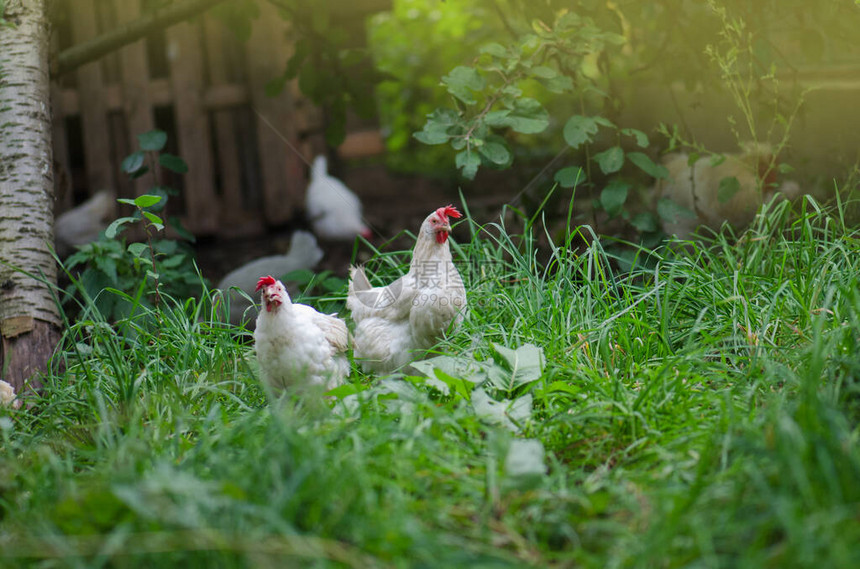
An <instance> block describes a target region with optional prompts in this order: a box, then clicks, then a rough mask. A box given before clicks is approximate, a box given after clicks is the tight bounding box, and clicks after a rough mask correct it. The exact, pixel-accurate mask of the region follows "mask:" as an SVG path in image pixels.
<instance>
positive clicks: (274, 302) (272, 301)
mask: <svg viewBox="0 0 860 569" xmlns="http://www.w3.org/2000/svg"><path fill="white" fill-rule="evenodd" d="M263 300H264V301H265V303H266V312H271V311H272V309H273V308H275V307H276V306H280V305H281V297H280V296H279V295H278V293H276V292H273V293H272V294H266V295H265V297H264V298H263Z"/></svg>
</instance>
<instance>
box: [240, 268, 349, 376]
mask: <svg viewBox="0 0 860 569" xmlns="http://www.w3.org/2000/svg"><path fill="white" fill-rule="evenodd" d="M257 290H262V291H263V294H262V304H263V307H262V308H261V310H260V315H259V316H258V317H257V328H256V330H255V331H254V344H255V350H256V352H257V363H258V364H259V366H260V378H261V379H262V380H263V382H265V383H266V384H267V385H268V386H269V387H271V388H272V389H273V390H275V392H278V391H283V390H286V389H290V388H296V389H302V388H305V387H308V386H315V385H318V386H323V387H324V388H325V389H332V388H333V387H336V386H338V385H340V384H341V383H343V381H344V378H345V377H346V375H347V374H348V372H349V362H348V361H347V358H346V350H347V347H348V344H349V332H348V330H347V328H346V323H345V322H344V321H343V320H341V319H340V318H338V317H336V316H333V315H328V314H321V313H320V312H317V311H316V310H314V309H313V308H311V307H310V306H307V305H305V304H293V303H292V302H291V300H290V295H289V294H288V293H287V289H286V288H284V285H283V283H281V281H279V280H277V279H275V278H274V277H272V276H265V277H261V278H260V280H259V282H258V283H257Z"/></svg>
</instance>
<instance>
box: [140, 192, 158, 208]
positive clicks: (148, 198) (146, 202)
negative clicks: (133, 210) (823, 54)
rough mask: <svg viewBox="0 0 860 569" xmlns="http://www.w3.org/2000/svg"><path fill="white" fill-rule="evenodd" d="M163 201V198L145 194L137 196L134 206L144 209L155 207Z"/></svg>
mask: <svg viewBox="0 0 860 569" xmlns="http://www.w3.org/2000/svg"><path fill="white" fill-rule="evenodd" d="M160 201H161V196H154V195H152V194H143V195H142V196H137V197H136V198H134V205H136V206H137V207H139V208H141V209H143V208H145V207H150V206H154V205H155V204H157V203H158V202H160Z"/></svg>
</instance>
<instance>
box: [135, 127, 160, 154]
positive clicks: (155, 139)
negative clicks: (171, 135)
mask: <svg viewBox="0 0 860 569" xmlns="http://www.w3.org/2000/svg"><path fill="white" fill-rule="evenodd" d="M137 141H138V142H139V143H140V148H141V150H148V151H151V152H158V151H159V150H161V149H162V148H164V145H165V144H167V133H166V132H164V131H163V130H157V129H156V130H151V131H149V132H144V133H143V134H138V135H137Z"/></svg>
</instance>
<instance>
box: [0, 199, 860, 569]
mask: <svg viewBox="0 0 860 569" xmlns="http://www.w3.org/2000/svg"><path fill="white" fill-rule="evenodd" d="M842 211H843V210H842V209H841V208H840V209H837V210H824V209H822V208H821V207H819V206H818V205H817V204H814V203H813V202H807V203H806V204H805V205H803V206H802V207H801V209H800V211H795V212H793V214H792V212H790V211H789V208H788V204H781V205H779V206H777V207H775V208H774V209H773V210H771V211H769V212H768V213H767V215H765V216H764V217H762V218H761V219H759V220H758V221H757V222H756V225H755V226H754V227H753V228H752V229H751V230H750V231H749V232H747V233H746V234H745V235H744V236H743V237H741V239H740V241H739V242H738V243H737V244H733V242H734V239H733V238H731V236H729V235H721V236H717V237H716V238H715V239H714V240H713V242H711V243H708V244H707V246H704V245H688V246H687V248H685V249H683V250H679V251H677V252H673V251H672V250H667V251H666V252H663V253H661V254H653V253H650V252H647V251H640V252H639V259H638V260H637V263H636V267H637V268H634V269H633V270H631V271H628V272H620V271H618V270H617V269H615V268H614V267H617V266H619V264H618V263H615V262H614V259H613V257H612V253H611V251H612V250H614V249H613V248H612V247H611V245H613V244H612V243H610V242H609V241H606V240H601V239H597V238H595V236H593V235H592V234H591V233H590V232H589V230H588V229H587V228H576V229H574V230H572V231H571V232H569V233H568V234H566V235H563V236H562V237H561V238H560V239H559V240H558V241H557V242H554V241H553V240H552V239H551V238H550V237H549V235H550V234H549V233H548V232H546V231H545V229H544V228H543V227H542V226H541V225H540V223H539V220H529V219H524V218H523V217H522V216H520V215H518V213H517V212H516V211H513V210H510V211H508V212H507V215H506V216H505V217H503V219H506V220H508V224H507V225H505V224H504V223H499V224H491V225H489V226H487V227H478V226H476V225H474V224H473V223H472V222H471V221H469V220H468V219H467V221H465V222H464V223H465V224H466V225H465V226H464V227H467V228H468V231H467V232H464V231H462V228H461V229H460V230H458V234H462V235H466V234H468V235H469V236H470V240H468V241H465V242H462V243H460V244H459V245H458V246H457V247H456V253H457V256H458V257H459V258H460V259H462V260H463V261H464V265H463V271H462V272H463V273H464V277H465V279H466V281H467V283H468V285H467V286H468V288H469V302H470V313H469V315H468V318H467V319H466V321H465V323H464V325H463V326H462V327H461V329H460V330H459V331H458V332H456V333H455V334H453V335H452V336H451V337H450V338H448V339H447V340H446V341H444V342H443V343H442V344H440V345H439V346H438V347H437V350H436V351H437V352H439V354H441V355H447V356H452V357H453V359H451V358H444V357H442V358H438V359H434V360H431V363H434V364H436V365H437V367H439V368H440V369H441V370H442V371H437V372H433V371H430V372H429V375H430V376H432V378H428V377H424V376H423V375H421V374H419V375H417V376H412V377H407V378H405V380H404V379H389V380H378V379H375V378H371V377H367V376H365V375H363V374H361V373H360V372H359V371H358V370H357V369H356V370H355V371H354V372H353V374H352V383H351V384H350V385H349V386H347V387H345V388H340V389H339V390H337V392H336V394H337V397H336V398H335V400H334V401H331V402H330V403H331V405H330V406H331V407H332V408H331V409H329V406H320V405H318V404H314V403H313V402H306V401H304V402H303V401H290V400H281V401H277V402H274V403H272V404H269V402H268V400H267V397H266V394H265V393H264V391H263V389H262V388H261V387H260V385H259V384H258V382H257V380H256V379H255V364H254V361H253V359H254V358H253V351H252V346H251V345H250V344H249V343H247V342H246V341H245V342H243V341H241V339H242V338H241V336H237V335H236V333H235V331H234V330H230V329H229V328H228V327H225V326H224V325H220V324H217V323H213V315H214V314H216V313H217V311H218V309H217V307H216V308H213V307H212V304H213V303H215V304H217V302H218V301H219V299H218V297H217V294H216V293H212V294H210V293H208V292H206V293H205V294H204V295H203V299H204V300H202V301H195V300H179V299H169V298H168V299H167V300H166V302H165V307H164V308H163V309H162V310H161V311H160V312H158V313H152V312H147V311H145V310H143V309H141V310H140V312H139V313H138V314H135V315H132V316H131V317H129V318H127V319H125V320H122V321H120V322H118V323H116V324H114V325H109V324H107V323H106V322H104V320H103V319H101V318H100V317H99V316H98V313H97V312H95V311H93V310H89V311H87V310H84V311H83V312H82V313H81V319H80V320H78V321H77V322H75V323H73V324H72V325H70V327H69V329H68V331H67V333H66V336H65V338H64V340H63V344H62V346H61V350H60V352H59V354H58V356H57V360H58V361H60V360H62V362H63V364H64V366H63V367H64V369H65V371H64V372H63V373H62V374H57V375H53V376H49V377H46V378H44V383H45V389H44V391H43V393H42V394H41V395H40V396H39V398H38V399H36V400H34V401H32V406H31V407H30V408H29V409H28V410H21V411H11V410H2V411H0V437H2V439H0V566H3V567H24V566H28V567H29V566H39V567H152V566H158V567H170V566H175V567H207V568H209V567H270V566H271V567H434V568H435V567H440V568H441V567H445V568H447V567H469V568H481V567H523V566H535V567H583V566H584V567H727V568H735V567H751V568H752V567H755V568H759V567H780V568H781V567H828V568H829V567H837V568H839V567H846V568H847V567H856V566H860V545H858V544H860V451H858V446H857V442H858V441H857V439H858V418H860V345H858V344H860V282H858V281H860V240H858V239H860V233H858V231H857V230H856V229H851V228H849V227H846V226H845V224H844V222H843V217H842V215H841V212H842ZM511 220H513V221H511ZM513 227H517V228H519V229H513ZM539 242H542V243H543V244H544V246H542V247H538V243H539ZM582 242H585V243H587V246H585V247H581V248H574V247H573V244H574V243H582ZM547 243H549V245H547ZM604 246H605V247H606V248H604ZM407 258H408V257H407V256H406V255H403V254H401V255H397V254H389V253H386V254H385V255H384V257H383V258H382V259H380V260H379V262H378V263H377V265H378V267H379V268H380V271H381V272H383V276H384V274H385V271H386V270H387V271H388V274H394V273H395V270H394V268H393V267H396V266H397V265H398V263H400V264H402V263H403V262H405V261H406V260H407ZM466 260H468V263H465V261H466ZM385 267H389V268H388V269H386V268H385ZM374 269H376V267H374ZM104 294H110V293H104ZM342 294H343V292H342V293H341V296H342ZM334 296H335V297H336V296H337V295H334ZM327 300H328V301H330V300H331V299H327ZM529 345H531V346H537V347H540V348H542V359H541V360H540V361H538V360H536V359H534V354H535V353H537V352H536V350H534V349H532V348H529V347H528V346H529ZM494 346H501V348H498V347H494ZM522 346H526V348H524V349H523V350H521V351H519V352H504V347H507V348H510V349H511V350H513V349H516V348H521V347H522ZM529 350H531V351H529ZM504 353H509V354H521V355H523V362H522V363H524V364H525V363H526V361H525V360H526V359H528V358H526V356H525V354H526V353H528V354H531V355H530V356H529V357H530V358H532V359H531V360H529V361H530V362H531V363H532V364H534V365H533V367H532V369H533V370H535V369H536V370H537V373H536V374H530V372H529V371H527V370H524V369H514V368H515V367H516V366H514V365H513V364H511V362H510V361H509V360H506V359H505V356H504ZM493 374H496V376H501V377H503V379H504V380H505V381H503V382H501V383H499V382H494V380H493V377H495V376H494V375H493ZM485 378H489V379H487V380H486V383H485V384H483V385H481V386H480V388H481V389H482V390H483V391H481V393H482V395H479V394H478V393H479V392H478V391H477V389H478V388H479V385H478V383H479V382H480V381H481V380H482V379H485ZM505 382H508V383H505ZM440 383H444V384H446V385H447V386H448V388H449V389H448V391H449V394H447V395H445V394H444V393H443V392H440V390H439V389H438V388H435V387H433V385H438V384H440ZM502 385H504V387H501V386H502ZM442 389H443V390H444V388H442ZM483 393H487V394H489V396H490V397H491V399H492V400H493V401H496V402H502V403H497V404H496V405H500V404H503V405H509V402H512V401H513V402H516V403H515V404H513V405H515V406H518V408H519V410H520V412H515V411H514V410H513V408H511V407H509V408H508V411H509V415H510V416H513V417H514V418H515V419H516V420H515V421H513V422H511V421H507V422H506V424H501V423H502V422H504V421H502V420H499V419H498V417H497V418H496V420H494V419H493V418H492V416H488V415H487V413H486V412H482V411H481V409H482V408H484V407H482V404H481V403H480V402H479V399H480V397H482V396H483ZM483 405H484V406H486V405H487V403H484V404H483ZM490 405H492V404H491V403H490ZM523 410H524V411H523ZM524 439H532V440H538V441H540V442H541V443H542V445H543V448H544V449H545V451H546V454H545V457H544V458H543V462H541V459H540V457H539V456H538V457H537V458H535V457H531V458H530V459H528V460H526V461H525V462H526V465H527V469H526V470H527V471H528V472H526V473H525V474H523V473H522V472H519V473H518V471H517V469H516V467H515V465H514V463H513V462H511V460H512V458H515V457H516V456H520V455H518V452H519V450H520V449H522V446H518V441H522V440H524Z"/></svg>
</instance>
